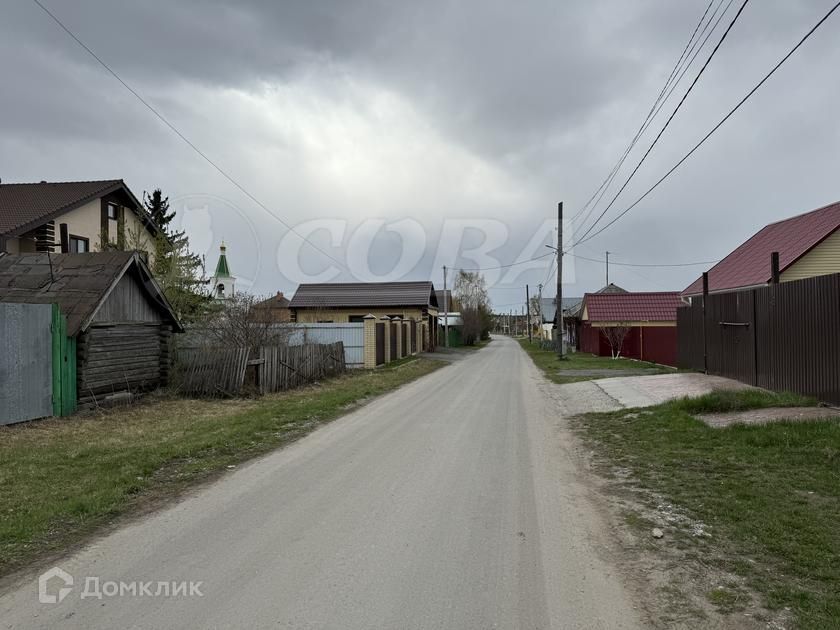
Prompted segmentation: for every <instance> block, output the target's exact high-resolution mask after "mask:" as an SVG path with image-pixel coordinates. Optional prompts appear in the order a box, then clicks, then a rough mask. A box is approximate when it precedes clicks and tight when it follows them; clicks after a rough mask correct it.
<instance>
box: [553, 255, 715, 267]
mask: <svg viewBox="0 0 840 630" xmlns="http://www.w3.org/2000/svg"><path fill="white" fill-rule="evenodd" d="M610 253H611V254H612V252H610ZM564 256H572V257H573V258H580V259H581V260H588V261H589V262H596V263H601V264H606V262H607V261H606V260H600V259H598V258H588V257H586V256H581V255H580V254H572V253H569V252H564ZM718 262H720V261H719V260H699V261H697V262H687V263H662V264H655V263H626V262H616V261H614V260H610V265H617V266H619V267H656V268H658V267H697V266H699V265H714V264H715V263H718Z"/></svg>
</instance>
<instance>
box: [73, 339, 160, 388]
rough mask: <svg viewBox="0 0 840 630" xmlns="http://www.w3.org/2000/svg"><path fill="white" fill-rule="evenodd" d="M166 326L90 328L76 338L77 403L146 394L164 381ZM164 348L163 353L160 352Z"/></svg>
mask: <svg viewBox="0 0 840 630" xmlns="http://www.w3.org/2000/svg"><path fill="white" fill-rule="evenodd" d="M170 334H171V330H170V327H169V326H168V325H161V324H153V323H152V324H143V323H131V324H113V325H93V326H91V327H90V328H88V330H86V331H85V332H84V333H82V334H80V335H79V337H78V345H77V354H76V357H77V373H76V374H77V376H76V387H77V391H78V398H79V402H80V403H90V402H95V401H96V400H97V398H99V397H102V396H106V395H110V394H114V393H118V392H124V391H131V392H137V391H148V390H151V389H155V388H157V387H160V386H162V385H164V384H165V383H166V379H167V377H168V369H169V368H168V361H169V356H168V345H169V336H170ZM164 348H167V350H166V351H165V352H164Z"/></svg>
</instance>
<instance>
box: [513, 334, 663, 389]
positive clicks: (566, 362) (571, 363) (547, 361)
mask: <svg viewBox="0 0 840 630" xmlns="http://www.w3.org/2000/svg"><path fill="white" fill-rule="evenodd" d="M517 341H518V342H519V345H521V346H522V349H523V350H525V352H527V353H528V356H530V357H531V360H533V362H534V364H535V365H536V366H537V367H538V368H540V369H541V370H542V371H543V373H544V374H545V375H546V377H547V378H549V379H550V380H552V381H554V382H555V383H561V384H563V383H575V382H578V381H591V380H593V379H597V378H607V377H609V376H621V371H626V370H635V371H638V370H650V374H657V373H660V374H666V373H670V372H673V371H674V370H672V369H671V368H667V367H664V366H661V365H657V364H656V363H649V362H647V361H633V360H631V359H621V358H619V359H613V358H611V357H598V356H595V355H594V354H588V353H586V352H570V353H568V354H566V358H565V359H562V360H561V359H560V358H559V357H558V356H557V353H556V352H555V351H554V350H543V349H542V348H541V347H540V346H539V344H538V343H537V342H536V341H533V342H529V341H528V338H527V337H525V338H519V339H517ZM569 370H604V371H606V370H610V373H606V374H604V375H591V374H581V375H580V376H574V375H569V374H562V373H560V372H566V371H569ZM612 371H614V372H615V374H612V373H611V372H612Z"/></svg>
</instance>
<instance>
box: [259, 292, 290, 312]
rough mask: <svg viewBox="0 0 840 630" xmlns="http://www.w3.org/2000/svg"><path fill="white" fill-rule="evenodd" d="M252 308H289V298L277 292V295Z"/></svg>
mask: <svg viewBox="0 0 840 630" xmlns="http://www.w3.org/2000/svg"><path fill="white" fill-rule="evenodd" d="M254 308H289V298H287V297H286V296H285V295H283V294H282V293H281V292H279V291H278V293H277V295H272V296H271V297H270V298H268V299H267V300H263V301H262V302H257V303H256V304H254Z"/></svg>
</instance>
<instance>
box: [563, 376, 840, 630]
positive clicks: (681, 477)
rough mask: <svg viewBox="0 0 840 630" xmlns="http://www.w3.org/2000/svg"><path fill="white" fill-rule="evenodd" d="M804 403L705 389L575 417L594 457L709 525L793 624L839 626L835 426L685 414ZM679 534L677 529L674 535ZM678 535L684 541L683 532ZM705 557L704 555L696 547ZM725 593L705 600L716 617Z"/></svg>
mask: <svg viewBox="0 0 840 630" xmlns="http://www.w3.org/2000/svg"><path fill="white" fill-rule="evenodd" d="M814 404H816V402H815V401H814V400H812V399H806V398H802V397H799V396H796V395H792V394H773V393H769V392H764V391H761V390H745V391H737V392H714V393H712V394H709V395H707V396H702V397H700V398H696V399H693V400H690V399H683V400H677V401H672V402H668V403H665V404H662V405H659V406H657V407H651V408H648V409H644V410H638V409H637V410H622V411H616V412H611V413H601V414H588V415H586V416H583V417H581V418H579V419H577V420H575V421H574V424H575V427H576V429H577V430H579V431H580V432H581V433H582V435H583V436H584V438H585V439H586V441H587V443H588V444H589V445H590V446H591V447H592V448H593V450H594V451H595V453H596V457H597V459H598V461H599V462H600V463H601V464H602V465H604V466H605V470H609V469H610V468H611V467H612V466H619V467H621V468H624V469H629V470H630V471H631V472H632V476H633V478H634V480H635V481H636V482H638V483H639V484H640V485H641V486H642V487H644V488H648V489H650V490H653V491H654V492H656V493H657V494H659V495H662V496H665V497H667V499H668V500H669V501H672V502H673V503H674V504H676V505H678V506H680V508H682V509H684V510H685V511H686V512H687V513H688V514H689V515H690V516H691V517H692V518H694V519H698V520H700V521H702V522H704V523H705V524H706V525H707V526H709V530H708V531H709V532H710V533H711V535H712V538H711V541H709V540H707V539H702V540H700V539H696V543H694V544H696V545H697V546H698V549H705V548H706V547H704V546H708V545H710V544H711V545H714V546H716V547H717V548H718V549H719V551H720V554H721V557H722V558H723V559H724V560H723V562H724V564H725V567H724V568H726V569H727V570H729V571H731V572H732V573H735V574H737V575H740V576H743V577H745V578H746V579H747V583H748V585H749V586H750V587H751V588H753V589H755V590H756V591H758V592H760V593H762V594H763V595H764V598H765V600H766V605H767V606H768V608H770V609H780V608H783V607H790V608H791V609H792V610H793V611H794V613H795V614H796V616H797V619H798V623H799V625H800V627H802V628H808V629H817V628H820V629H822V628H837V627H840V423H839V422H837V421H814V422H779V423H773V424H768V425H763V426H761V425H750V426H747V425H734V426H731V427H728V428H725V429H713V428H711V427H708V426H706V425H705V424H703V423H702V422H700V421H698V420H696V419H695V418H693V417H692V415H691V414H692V413H700V412H702V413H711V412H723V411H734V410H747V409H760V408H767V407H778V406H802V405H814ZM675 535H676V533H675ZM687 539H689V540H691V537H690V536H688V537H687ZM704 553H705V552H704ZM737 595H738V594H737V593H734V594H733V592H732V590H731V589H728V590H725V591H722V592H717V591H715V592H712V593H709V594H708V598H709V599H710V601H712V602H713V603H715V604H716V605H718V606H719V607H720V608H721V609H723V610H729V609H732V607H733V606H736V602H735V601H733V598H735V597H736V596H737Z"/></svg>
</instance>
